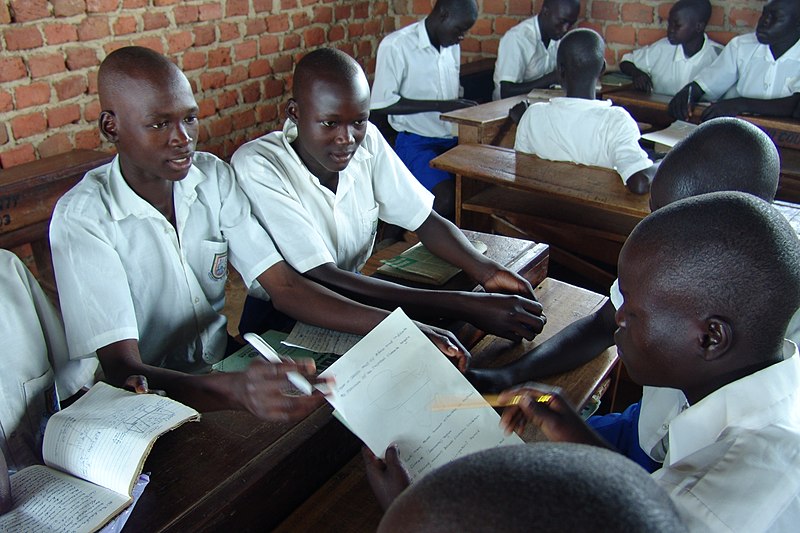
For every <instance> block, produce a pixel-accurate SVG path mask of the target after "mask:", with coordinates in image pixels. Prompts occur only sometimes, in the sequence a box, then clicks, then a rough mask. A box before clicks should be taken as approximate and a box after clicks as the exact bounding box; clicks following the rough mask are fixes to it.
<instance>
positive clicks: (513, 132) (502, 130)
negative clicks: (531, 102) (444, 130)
mask: <svg viewBox="0 0 800 533" xmlns="http://www.w3.org/2000/svg"><path fill="white" fill-rule="evenodd" d="M523 100H526V96H525V95H519V96H512V97H511V98H504V99H503V100H495V101H494V102H487V103H485V104H480V105H476V106H475V107H465V108H464V109H456V110H455V111H450V112H449V113H442V114H441V115H440V116H439V118H441V119H442V120H444V121H445V122H453V123H455V124H456V125H458V143H459V144H462V143H463V144H467V143H472V144H475V143H477V144H492V145H494V146H504V147H506V148H513V147H514V139H515V138H516V136H517V125H516V124H514V121H513V120H511V119H510V118H509V117H508V111H509V110H510V109H511V108H512V107H514V106H515V105H517V104H518V103H520V102H522V101H523Z"/></svg>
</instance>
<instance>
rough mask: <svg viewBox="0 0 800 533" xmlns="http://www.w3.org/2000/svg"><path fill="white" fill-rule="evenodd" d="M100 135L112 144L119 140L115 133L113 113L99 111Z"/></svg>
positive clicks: (114, 116)
mask: <svg viewBox="0 0 800 533" xmlns="http://www.w3.org/2000/svg"><path fill="white" fill-rule="evenodd" d="M99 124H100V133H102V134H103V137H105V138H106V140H107V141H108V142H110V143H112V144H116V143H117V141H118V140H119V135H118V133H117V117H116V115H114V112H113V111H101V112H100V119H99Z"/></svg>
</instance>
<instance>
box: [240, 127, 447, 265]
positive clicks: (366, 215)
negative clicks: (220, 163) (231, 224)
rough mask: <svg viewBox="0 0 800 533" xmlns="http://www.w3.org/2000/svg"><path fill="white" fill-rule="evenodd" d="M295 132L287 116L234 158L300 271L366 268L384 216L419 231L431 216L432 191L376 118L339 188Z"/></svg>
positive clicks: (262, 216) (256, 206) (265, 221)
mask: <svg viewBox="0 0 800 533" xmlns="http://www.w3.org/2000/svg"><path fill="white" fill-rule="evenodd" d="M296 137H297V127H296V126H295V125H294V123H292V122H291V121H290V120H287V121H286V123H285V124H284V127H283V131H282V132H277V131H276V132H272V133H269V134H267V135H264V136H263V137H259V138H258V139H255V140H253V141H250V142H248V143H246V144H244V145H242V146H241V147H240V148H239V149H238V150H236V153H234V154H233V158H232V159H231V164H232V165H233V167H234V169H235V170H236V174H237V176H238V178H239V183H240V184H241V186H242V188H243V189H244V191H245V193H246V194H247V196H248V197H249V198H250V200H251V203H252V205H253V212H254V213H255V214H256V217H257V218H258V220H259V221H260V222H261V224H262V225H263V226H264V227H265V228H267V229H268V230H269V232H270V234H271V235H272V238H273V240H274V241H275V243H276V244H277V245H278V248H279V249H280V251H281V254H282V255H283V257H284V258H285V259H286V261H287V262H288V263H289V264H290V265H292V266H293V267H294V268H295V269H297V270H298V271H300V272H307V271H309V270H311V269H312V268H315V267H318V266H319V265H322V264H325V263H335V264H336V266H338V267H339V268H342V269H344V270H349V271H357V270H360V269H361V267H363V266H364V263H365V262H366V261H367V258H369V256H370V254H371V253H372V246H373V243H374V241H375V230H376V228H377V224H378V219H380V220H384V221H386V222H388V223H390V224H395V225H398V226H401V227H403V228H406V229H408V230H411V231H414V230H416V229H417V228H418V227H419V226H420V225H421V224H422V223H423V222H425V219H426V218H427V217H428V215H430V212H431V208H432V206H433V195H432V194H431V193H430V192H428V191H427V190H425V188H424V187H422V185H420V183H419V182H418V181H417V180H416V179H414V176H412V175H411V173H410V172H409V170H408V169H407V168H406V167H405V165H403V163H402V161H400V159H399V158H398V157H397V155H396V154H395V153H394V151H393V150H392V149H391V147H390V146H389V145H388V143H387V142H386V140H384V138H383V136H382V135H381V134H380V132H379V131H378V129H377V128H376V127H375V126H374V125H372V124H371V123H368V124H367V133H366V135H365V137H364V141H363V142H362V143H361V146H359V148H358V150H356V153H355V154H354V155H353V159H352V160H351V161H350V164H349V165H347V168H346V169H345V170H343V171H342V172H340V173H339V184H338V186H337V188H336V193H335V194H334V193H333V192H332V191H331V190H330V189H328V188H327V187H325V186H324V185H322V184H321V183H320V182H319V179H318V178H317V177H316V176H314V175H313V174H311V172H309V170H308V169H307V168H306V166H305V165H304V164H303V162H302V161H301V159H300V157H299V156H298V155H297V152H295V150H294V148H292V145H291V144H290V143H291V142H292V141H294V139H295V138H296ZM299 236H302V238H300V237H299Z"/></svg>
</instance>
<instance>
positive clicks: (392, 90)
mask: <svg viewBox="0 0 800 533" xmlns="http://www.w3.org/2000/svg"><path fill="white" fill-rule="evenodd" d="M460 65H461V48H459V46H458V45H454V46H448V47H445V48H440V49H437V48H436V47H434V46H433V45H432V44H431V40H430V38H429V37H428V32H427V31H426V30H425V20H421V21H420V22H416V23H414V24H411V25H409V26H406V27H405V28H402V29H400V30H397V31H395V32H392V33H390V34H389V35H387V36H386V37H384V39H383V41H381V43H380V45H378V54H377V61H376V64H375V81H374V82H373V84H372V100H371V102H370V108H371V109H383V108H386V107H389V106H390V105H393V104H396V103H397V102H398V101H400V98H401V97H403V98H408V99H410V100H455V99H457V98H458V93H459V78H458V75H459V69H460ZM439 115H440V113H439V112H437V111H428V112H424V113H413V114H409V115H389V124H391V126H392V127H393V128H394V129H395V130H397V131H401V132H403V131H404V132H409V133H415V134H417V135H422V136H424V137H441V138H445V137H453V129H452V127H451V125H450V123H448V122H443V121H442V120H440V119H439Z"/></svg>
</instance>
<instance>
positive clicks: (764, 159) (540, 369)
mask: <svg viewBox="0 0 800 533" xmlns="http://www.w3.org/2000/svg"><path fill="white" fill-rule="evenodd" d="M779 177H780V160H779V158H778V151H777V150H776V148H775V145H774V144H773V143H772V141H771V140H770V138H769V137H768V136H767V135H766V134H765V133H764V132H763V131H761V130H760V129H758V128H757V127H755V126H754V125H752V124H750V123H749V122H745V121H744V120H740V119H736V118H718V119H714V120H711V121H708V122H705V123H703V124H701V125H700V126H699V127H698V128H697V129H696V130H694V131H693V132H692V133H691V134H690V135H689V136H688V137H686V139H684V140H683V141H681V142H679V143H678V144H677V145H675V147H673V148H672V150H670V151H669V153H667V155H666V157H665V158H664V160H663V161H662V162H661V164H660V165H659V167H658V171H657V172H656V175H655V178H654V179H653V186H652V188H651V190H650V209H651V211H655V210H657V209H659V208H661V207H664V206H666V205H669V204H671V203H673V202H676V201H678V200H681V199H683V198H688V197H691V196H696V195H699V194H704V193H708V192H715V191H740V192H745V193H749V194H752V195H754V196H757V197H759V198H762V199H763V200H765V201H767V202H771V201H772V200H774V198H775V192H776V191H777V190H778V179H779ZM615 289H616V284H614V285H613V286H612V298H611V299H609V300H607V301H606V303H605V304H603V306H602V307H601V308H600V309H598V310H597V311H596V312H595V313H593V314H591V315H588V316H586V317H583V318H581V319H580V320H577V321H575V322H573V323H572V324H570V325H569V326H567V327H565V328H564V329H563V330H561V331H560V332H558V333H557V334H556V335H554V336H553V337H551V338H550V339H548V340H547V341H545V342H543V343H542V344H541V345H539V346H537V347H536V348H535V349H533V350H532V351H530V352H528V353H527V354H526V355H525V356H523V357H521V358H520V359H518V360H517V361H515V362H513V363H511V364H509V365H507V366H505V367H502V368H491V369H477V368H475V369H470V371H469V372H468V373H467V376H468V378H469V379H470V381H472V382H473V384H474V385H475V386H476V387H478V389H479V390H485V391H492V392H498V391H500V390H502V389H505V388H508V387H510V386H512V385H515V384H518V383H523V382H525V381H529V380H531V379H536V378H538V377H542V376H547V375H551V374H557V373H559V372H564V371H566V370H569V369H571V368H575V367H577V366H578V365H580V364H583V363H585V362H586V361H588V360H590V359H592V358H594V357H595V356H597V354H599V353H601V352H602V351H603V350H605V349H606V348H608V347H610V346H612V345H613V344H614V331H615V330H616V328H617V325H616V323H615V322H614V314H615V313H616V308H615V307H614V300H617V297H616V293H618V291H616V290H615ZM793 340H795V339H793ZM795 342H797V340H795Z"/></svg>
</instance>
